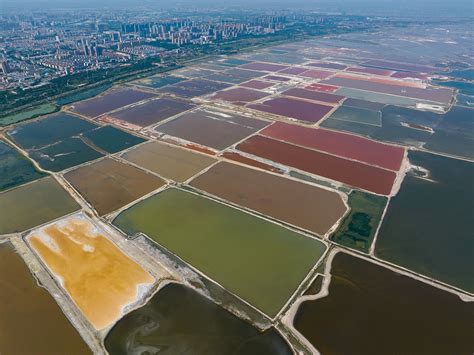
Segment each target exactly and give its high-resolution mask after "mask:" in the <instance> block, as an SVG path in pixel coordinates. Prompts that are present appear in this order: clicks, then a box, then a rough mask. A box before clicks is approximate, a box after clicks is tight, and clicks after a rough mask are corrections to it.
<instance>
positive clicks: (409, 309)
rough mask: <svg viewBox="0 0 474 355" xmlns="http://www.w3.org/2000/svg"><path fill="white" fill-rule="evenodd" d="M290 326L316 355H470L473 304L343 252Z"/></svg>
mask: <svg viewBox="0 0 474 355" xmlns="http://www.w3.org/2000/svg"><path fill="white" fill-rule="evenodd" d="M331 275H332V276H331V283H330V285H329V295H328V296H326V297H324V298H321V299H317V300H314V301H306V302H304V303H303V304H302V305H301V306H300V308H299V310H298V312H297V314H296V317H295V322H294V324H295V327H296V329H297V330H298V331H300V332H301V333H302V334H303V335H304V336H305V337H306V338H307V339H308V340H309V341H310V342H311V343H312V344H313V345H314V346H315V347H316V348H317V349H318V350H319V351H320V352H321V353H322V354H375V355H379V354H394V355H395V354H413V355H415V354H416V355H418V354H431V355H433V354H440V355H442V354H443V355H444V354H457V355H461V354H466V355H467V354H472V353H473V352H474V343H473V341H472V324H473V323H472V320H473V319H474V304H473V303H472V302H471V303H468V302H463V301H462V300H461V299H460V298H459V297H458V296H456V295H453V294H451V293H448V292H446V291H443V290H440V289H437V288H435V287H432V286H430V285H427V284H425V283H422V282H420V281H417V280H415V279H412V278H410V277H407V276H403V275H401V274H398V273H395V272H393V271H391V270H389V269H386V268H384V267H382V266H378V265H376V264H373V263H370V262H368V261H366V260H363V259H360V258H357V257H354V256H351V255H349V254H345V253H338V254H337V255H336V256H335V258H334V260H333V262H332V267H331Z"/></svg>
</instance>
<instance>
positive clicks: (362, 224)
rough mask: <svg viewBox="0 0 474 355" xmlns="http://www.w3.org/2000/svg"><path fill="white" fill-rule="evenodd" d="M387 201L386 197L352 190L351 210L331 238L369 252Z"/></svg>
mask: <svg viewBox="0 0 474 355" xmlns="http://www.w3.org/2000/svg"><path fill="white" fill-rule="evenodd" d="M386 203H387V198H386V197H382V196H377V195H372V194H369V193H366V192H361V191H352V192H351V193H350V195H349V207H350V209H351V210H350V212H349V214H348V215H347V216H346V217H344V220H343V221H342V223H341V224H340V226H339V228H338V229H337V230H336V231H335V232H334V233H333V234H332V235H331V237H330V239H331V240H332V241H334V242H336V243H338V244H341V245H344V246H346V247H349V248H353V249H357V250H360V251H363V252H368V251H369V248H370V245H371V243H372V239H373V238H374V235H375V231H376V230H377V226H378V225H379V223H380V219H381V217H382V213H383V210H384V208H385V205H386Z"/></svg>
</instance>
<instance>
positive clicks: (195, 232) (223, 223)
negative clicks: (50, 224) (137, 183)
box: [113, 188, 326, 317]
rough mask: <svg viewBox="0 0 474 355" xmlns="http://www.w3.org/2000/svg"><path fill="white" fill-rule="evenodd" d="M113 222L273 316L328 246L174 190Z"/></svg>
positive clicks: (153, 198) (202, 198)
mask: <svg viewBox="0 0 474 355" xmlns="http://www.w3.org/2000/svg"><path fill="white" fill-rule="evenodd" d="M113 223H114V224H115V225H116V226H117V227H118V228H120V229H122V230H123V231H124V232H125V233H126V234H128V235H130V236H132V235H135V234H136V233H139V232H143V233H145V234H146V235H148V236H149V237H150V238H151V239H153V240H154V241H156V242H157V243H159V244H160V245H162V246H163V247H165V248H166V249H168V250H169V251H171V252H172V253H174V254H176V255H177V256H178V257H180V258H181V259H183V260H184V261H186V262H188V263H189V264H191V265H192V266H194V267H195V268H196V269H198V270H200V271H201V272H202V273H204V274H205V275H207V276H208V277H210V278H211V279H213V280H215V281H216V282H218V283H219V284H221V285H222V286H223V287H225V288H226V289H227V290H229V291H231V292H233V293H234V294H236V295H237V296H240V297H241V298H242V299H244V300H245V301H247V302H248V303H250V304H252V305H253V306H255V307H256V308H258V309H260V310H261V311H263V312H264V313H266V314H267V315H269V316H271V317H273V316H275V315H276V314H277V313H278V312H279V311H280V309H281V308H282V307H283V306H284V304H285V303H286V302H287V301H288V300H289V299H290V297H291V296H292V294H293V292H294V291H295V290H296V289H297V287H298V286H299V285H300V283H301V282H302V281H303V280H304V278H305V277H306V276H307V275H308V273H309V271H310V270H311V269H312V268H313V266H315V265H316V263H317V262H318V260H319V259H320V257H321V256H322V254H323V253H324V252H325V250H326V246H325V245H324V244H323V243H322V242H320V241H318V240H316V239H313V238H309V237H306V236H303V235H301V234H299V233H296V232H293V231H291V230H289V229H286V228H283V227H280V226H278V225H276V224H274V223H271V222H268V221H265V220H263V219H261V218H258V217H255V216H253V215H250V214H248V213H245V212H242V211H240V210H237V209H235V208H232V207H229V206H226V205H223V204H221V203H218V202H215V201H213V200H210V199H208V198H205V197H202V196H199V195H196V194H193V193H190V192H184V191H182V190H178V189H174V188H172V189H168V190H165V191H163V192H160V193H159V194H157V195H154V196H152V197H149V198H147V199H146V200H144V201H141V202H139V203H137V204H136V205H134V206H132V207H131V208H129V209H128V210H125V211H124V212H122V213H121V214H120V215H119V216H118V217H117V218H116V219H115V220H114V221H113Z"/></svg>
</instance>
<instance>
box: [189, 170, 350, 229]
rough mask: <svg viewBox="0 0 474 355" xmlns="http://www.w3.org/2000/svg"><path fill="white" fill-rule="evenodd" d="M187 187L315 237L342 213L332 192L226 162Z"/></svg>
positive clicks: (342, 210)
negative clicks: (290, 225) (256, 212)
mask: <svg viewBox="0 0 474 355" xmlns="http://www.w3.org/2000/svg"><path fill="white" fill-rule="evenodd" d="M191 185H193V186H195V187H197V188H199V189H201V190H204V191H207V192H209V193H211V194H213V195H216V196H218V197H221V198H223V199H226V200H228V201H231V202H234V203H236V204H238V205H240V206H244V207H247V208H250V209H253V210H255V211H258V212H260V213H263V214H265V215H268V216H271V217H273V218H276V219H279V220H282V221H284V222H287V223H290V224H292V225H295V226H298V227H301V228H304V229H307V230H309V231H312V232H314V233H317V234H319V235H324V234H325V233H327V232H328V230H329V229H330V228H331V227H332V226H333V225H334V224H335V223H336V222H337V220H338V219H339V218H341V217H342V215H343V214H344V213H345V211H346V206H345V205H344V202H343V201H342V198H341V196H340V195H339V194H338V193H336V192H333V191H329V190H325V189H322V188H319V187H316V186H312V185H309V184H305V183H301V182H297V181H294V180H290V179H287V178H284V177H280V176H276V175H272V174H269V173H266V172H262V171H258V170H254V169H249V168H245V167H242V166H239V165H236V164H231V163H226V162H223V163H219V164H217V165H215V166H213V167H212V168H211V169H209V170H208V171H207V172H205V173H204V174H202V175H200V176H198V177H197V178H196V179H194V180H193V181H192V182H191Z"/></svg>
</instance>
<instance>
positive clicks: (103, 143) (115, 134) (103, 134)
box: [83, 126, 145, 153]
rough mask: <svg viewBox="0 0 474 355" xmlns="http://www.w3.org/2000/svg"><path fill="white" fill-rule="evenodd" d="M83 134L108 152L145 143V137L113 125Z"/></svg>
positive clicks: (115, 151)
mask: <svg viewBox="0 0 474 355" xmlns="http://www.w3.org/2000/svg"><path fill="white" fill-rule="evenodd" d="M83 136H84V137H85V138H86V139H87V140H88V141H90V142H91V143H92V144H93V145H94V146H96V147H98V148H100V149H102V150H104V151H106V152H108V153H117V152H120V151H121V150H124V149H128V148H131V147H133V146H135V145H137V144H140V143H143V142H144V141H145V139H143V138H140V137H137V136H134V135H133V134H130V133H127V132H124V131H122V130H120V129H117V128H115V127H112V126H103V127H100V128H97V129H94V130H92V131H88V132H85V133H84V134H83Z"/></svg>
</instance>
